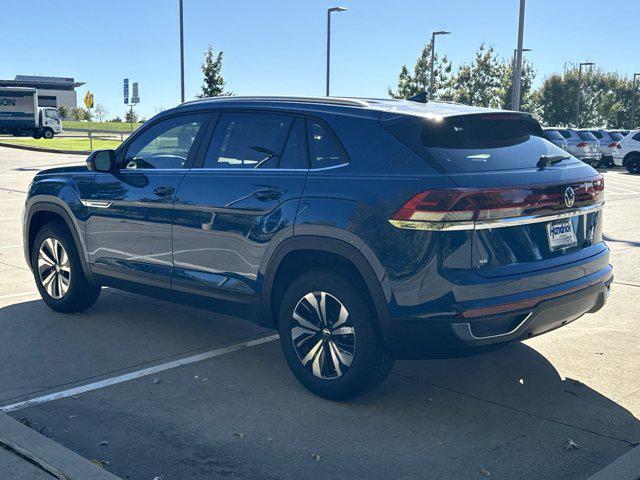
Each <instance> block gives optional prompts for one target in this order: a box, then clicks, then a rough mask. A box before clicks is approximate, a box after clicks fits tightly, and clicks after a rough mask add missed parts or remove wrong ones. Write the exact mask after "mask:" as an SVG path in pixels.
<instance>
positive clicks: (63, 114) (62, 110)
mask: <svg viewBox="0 0 640 480" xmlns="http://www.w3.org/2000/svg"><path fill="white" fill-rule="evenodd" d="M58 115H59V116H60V119H61V120H66V119H67V118H68V117H69V109H68V108H67V107H65V106H64V105H60V106H59V107H58Z"/></svg>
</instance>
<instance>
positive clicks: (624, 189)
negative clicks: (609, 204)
mask: <svg viewBox="0 0 640 480" xmlns="http://www.w3.org/2000/svg"><path fill="white" fill-rule="evenodd" d="M612 188H613V189H614V190H621V191H623V192H626V193H640V190H630V189H629V188H626V187H619V186H618V185H607V189H608V190H611V189H612ZM607 193H609V192H606V193H605V195H606V194H607ZM614 193H619V192H614Z"/></svg>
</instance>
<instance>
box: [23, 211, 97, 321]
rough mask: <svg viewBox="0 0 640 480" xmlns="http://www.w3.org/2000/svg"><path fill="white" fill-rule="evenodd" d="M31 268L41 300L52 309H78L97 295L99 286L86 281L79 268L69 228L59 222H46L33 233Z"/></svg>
mask: <svg viewBox="0 0 640 480" xmlns="http://www.w3.org/2000/svg"><path fill="white" fill-rule="evenodd" d="M31 271H32V272H33V276H34V278H35V280H36V286H37V287H38V291H39V292H40V295H41V296H42V299H43V300H44V302H45V303H46V304H47V305H48V306H49V307H50V308H51V309H52V310H55V311H56V312H62V313H76V312H81V311H83V310H85V309H87V308H89V307H90V306H91V305H93V304H94V303H95V302H96V300H98V296H99V295H100V287H99V286H96V285H93V284H92V283H91V282H89V280H88V279H87V277H86V276H85V274H84V271H83V270H82V263H81V260H80V256H79V255H78V250H77V248H76V245H75V242H74V241H73V238H72V237H71V234H70V233H69V230H68V229H67V227H66V225H64V224H62V223H60V222H52V223H47V224H46V225H44V226H43V227H42V228H41V229H40V231H39V232H38V234H37V235H36V238H35V241H34V243H33V250H32V252H31Z"/></svg>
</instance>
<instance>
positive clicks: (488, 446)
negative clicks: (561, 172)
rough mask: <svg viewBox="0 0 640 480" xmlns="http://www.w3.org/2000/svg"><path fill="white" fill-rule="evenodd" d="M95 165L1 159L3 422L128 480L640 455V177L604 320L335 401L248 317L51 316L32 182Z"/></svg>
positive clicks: (424, 369)
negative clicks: (36, 255) (56, 171)
mask: <svg viewBox="0 0 640 480" xmlns="http://www.w3.org/2000/svg"><path fill="white" fill-rule="evenodd" d="M83 161H84V158H83V157H80V156H73V155H56V154H41V153H35V152H26V151H18V150H11V149H3V148H0V332H1V335H0V342H1V343H0V352H1V354H0V355H1V357H0V358H1V359H2V361H1V362H0V409H1V408H2V407H8V406H12V405H13V408H11V409H10V410H11V411H10V412H9V413H10V415H11V416H12V417H14V418H16V419H21V421H23V422H24V423H26V424H28V425H30V426H31V427H32V428H34V429H36V430H38V431H40V432H41V433H43V434H45V435H47V436H49V437H51V438H54V439H55V440H56V441H58V442H60V443H61V444H62V445H64V446H65V447H67V448H69V449H71V450H73V451H75V452H77V453H79V454H80V455H82V456H83V457H85V458H88V459H94V460H99V461H100V462H102V463H103V464H104V465H105V468H106V469H108V470H109V471H111V472H112V473H114V474H116V475H118V476H119V477H121V478H130V479H136V480H137V479H143V480H145V479H148V480H152V479H154V478H160V479H163V480H167V479H205V478H206V479H213V478H226V477H235V478H250V479H254V478H255V479H257V478H259V479H272V478H273V479H289V478H291V479H301V478H305V479H306V478H309V479H315V478H367V479H370V478H398V479H405V478H421V479H424V478H455V479H476V478H486V477H487V476H490V478H498V479H501V478H504V479H507V478H509V479H510V478H519V479H538V478H545V479H574V478H575V479H586V478H588V477H589V476H590V475H592V474H593V473H595V472H597V471H598V470H600V469H602V468H603V467H604V466H605V465H607V464H609V463H610V462H612V461H613V460H615V459H616V458H617V457H619V456H620V455H623V454H624V453H626V452H628V451H629V450H630V449H631V448H633V446H634V445H636V444H637V443H638V442H640V315H639V314H638V312H639V311H640V309H639V307H638V300H637V299H638V295H639V294H640V248H638V247H640V216H639V215H638V208H639V207H640V176H631V175H628V174H627V173H626V172H624V171H621V170H620V169H610V170H603V174H604V176H605V183H606V189H607V194H606V195H607V204H606V207H605V215H606V217H605V235H606V239H607V242H608V244H609V246H610V248H611V261H612V263H613V265H614V268H615V282H614V285H613V292H612V296H611V298H610V300H609V302H608V304H607V305H606V306H605V308H604V309H603V310H601V311H600V312H597V313H595V314H591V315H586V316H584V317H583V318H581V319H580V320H578V321H576V322H575V323H573V324H571V325H568V326H567V327H565V328H562V329H560V330H556V331H554V332H552V333H549V334H547V335H544V336H541V337H538V338H534V339H530V340H527V341H526V342H523V343H518V344H513V345H510V346H507V347H505V348H502V349H500V350H497V351H495V352H492V353H486V354H483V355H479V356H474V357H466V358H459V359H449V360H444V359H439V360H422V361H402V362H397V363H396V365H395V367H394V370H393V372H392V375H391V376H390V378H389V379H388V380H387V381H386V382H385V383H384V384H383V385H382V386H381V387H380V388H379V389H377V390H376V391H374V392H372V393H371V394H368V395H366V396H364V397H362V398H360V399H357V400H355V401H352V402H347V403H334V402H329V401H326V400H323V399H320V398H317V397H314V396H313V395H311V394H309V393H307V392H306V391H305V390H304V389H303V388H302V387H301V386H300V385H299V384H298V383H297V382H296V381H295V379H294V378H293V376H292V375H291V374H290V373H289V371H288V370H287V368H286V365H285V363H284V361H283V359H282V356H281V354H280V350H279V346H278V343H277V342H276V341H269V340H270V339H268V338H266V336H268V335H271V334H272V332H270V331H267V330H264V329H261V328H258V327H256V326H254V325H252V324H249V323H246V322H244V321H240V320H237V319H234V318H231V317H226V316H221V315H215V314H212V313H210V312H205V311H201V310H197V309H194V308H190V307H185V306H180V305H176V304H171V303H167V302H163V301H161V300H156V299H150V298H146V297H142V296H138V295H135V294H130V293H125V292H121V291H117V290H114V289H104V290H103V294H102V296H101V298H100V300H99V301H98V302H97V304H96V305H95V306H93V307H92V308H91V309H89V310H87V311H86V312H85V313H83V314H79V315H61V314H56V313H54V312H52V311H51V310H49V309H48V308H47V307H46V306H45V305H44V304H43V302H42V301H41V300H40V299H39V297H38V295H37V293H36V290H35V285H34V283H33V278H32V276H31V274H30V272H29V270H28V268H27V266H26V264H25V261H24V258H23V255H22V246H21V244H22V239H21V229H20V214H21V210H22V204H23V202H24V198H25V195H26V190H27V185H28V183H29V182H30V180H31V178H32V176H33V175H34V173H35V172H36V171H37V170H40V169H43V168H48V167H49V166H62V165H67V164H78V163H82V162H83ZM256 339H257V340H260V341H259V342H255V345H253V344H252V345H253V346H248V347H247V346H245V343H246V342H247V341H253V340H256ZM228 347H231V348H228ZM197 355H200V356H199V357H198V356H197ZM183 359H187V360H188V361H185V362H183V363H186V364H185V365H182V366H177V365H179V364H180V362H181V360H183ZM146 369H151V370H146ZM140 372H142V373H140ZM145 372H150V373H145ZM127 374H130V375H129V376H127V377H123V375H127ZM114 379H115V380H114ZM125 380H126V381H125ZM87 386H89V387H87ZM83 387H87V388H85V390H86V391H85V390H82V388H83ZM74 388H80V390H81V391H82V392H83V393H73V392H74V391H75V390H74ZM56 396H58V397H60V398H58V399H55V400H53V399H52V398H56ZM34 399H35V401H34ZM30 401H31V402H32V403H29V402H30ZM40 401H42V402H43V403H39V402H40ZM21 402H26V403H21ZM569 440H571V441H572V442H573V444H574V445H576V447H571V446H570V444H569Z"/></svg>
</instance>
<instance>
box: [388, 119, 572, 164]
mask: <svg viewBox="0 0 640 480" xmlns="http://www.w3.org/2000/svg"><path fill="white" fill-rule="evenodd" d="M382 124H383V125H384V126H385V127H386V128H387V130H389V131H390V132H391V133H392V134H393V135H395V136H396V137H397V138H398V139H400V140H401V141H402V142H403V143H405V144H406V145H407V146H409V147H410V148H411V149H412V150H414V151H415V152H416V153H417V154H418V155H420V156H421V157H423V158H424V159H425V160H427V161H428V162H429V163H431V164H434V166H436V167H437V168H438V169H439V170H441V171H443V172H447V173H449V172H482V171H491V170H513V169H525V168H536V164H537V163H538V160H540V156H542V155H555V154H561V155H566V152H564V150H562V149H560V148H558V147H557V146H556V145H554V144H553V143H551V142H549V141H547V140H545V139H544V138H543V132H542V129H541V128H540V125H539V124H538V122H536V121H535V120H534V119H533V118H532V117H531V116H529V115H526V114H511V113H507V114H502V113H497V114H482V115H464V116H458V117H450V118H445V119H443V120H440V121H434V120H429V119H424V118H420V117H409V116H402V117H395V118H393V119H389V120H388V121H385V120H382Z"/></svg>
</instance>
